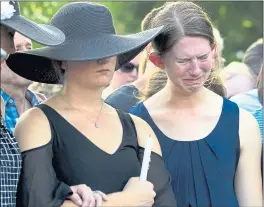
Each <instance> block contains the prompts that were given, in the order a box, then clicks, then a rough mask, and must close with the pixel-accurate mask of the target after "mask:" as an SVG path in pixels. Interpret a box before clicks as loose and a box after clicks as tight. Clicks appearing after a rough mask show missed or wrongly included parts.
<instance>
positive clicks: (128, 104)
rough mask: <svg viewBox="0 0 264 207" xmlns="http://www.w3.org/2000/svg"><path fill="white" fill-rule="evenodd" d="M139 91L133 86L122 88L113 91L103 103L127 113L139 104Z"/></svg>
mask: <svg viewBox="0 0 264 207" xmlns="http://www.w3.org/2000/svg"><path fill="white" fill-rule="evenodd" d="M138 96H139V90H138V89H137V88H136V87H135V86H133V85H126V86H122V87H121V88H119V89H117V90H116V91H114V92H113V93H112V94H110V95H109V96H108V97H107V98H106V99H105V103H107V104H109V105H110V106H112V107H114V108H116V109H119V110H122V111H124V112H128V110H129V109H130V108H132V107H133V106H135V105H136V104H137V103H138V102H139V98H138Z"/></svg>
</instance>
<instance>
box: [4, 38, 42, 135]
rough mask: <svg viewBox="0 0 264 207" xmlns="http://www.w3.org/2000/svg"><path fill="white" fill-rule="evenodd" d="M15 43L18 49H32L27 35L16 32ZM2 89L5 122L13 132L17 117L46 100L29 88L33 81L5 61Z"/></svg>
mask: <svg viewBox="0 0 264 207" xmlns="http://www.w3.org/2000/svg"><path fill="white" fill-rule="evenodd" d="M14 44H15V49H16V51H27V50H31V49H32V42H31V40H30V39H28V38H27V37H25V36H23V35H21V34H19V33H15V36H14ZM1 68H2V69H1V89H0V94H1V97H2V99H3V100H4V103H3V107H4V110H5V116H4V122H5V125H6V127H7V128H8V130H9V131H10V132H11V133H13V132H14V129H15V126H16V122H17V119H18V118H19V117H20V115H21V114H23V113H24V112H25V111H26V110H28V109H30V108H32V107H33V106H35V105H38V104H39V103H40V102H41V101H44V100H45V96H44V95H42V94H39V93H38V94H35V93H33V92H32V91H30V90H29V89H28V87H29V85H30V84H31V83H32V81H30V80H27V79H25V78H23V77H21V76H19V75H17V74H16V73H14V72H13V71H12V70H10V68H8V66H7V65H6V63H5V62H3V63H2V64H1Z"/></svg>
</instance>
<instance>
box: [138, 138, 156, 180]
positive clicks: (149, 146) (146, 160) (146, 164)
mask: <svg viewBox="0 0 264 207" xmlns="http://www.w3.org/2000/svg"><path fill="white" fill-rule="evenodd" d="M152 142H153V140H152V137H151V136H149V137H148V139H147V143H146V146H145V150H144V156H143V162H142V168H141V173H140V180H141V181H146V180H147V177H148V169H149V163H150V157H151V151H152Z"/></svg>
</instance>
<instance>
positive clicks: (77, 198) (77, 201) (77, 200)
mask: <svg viewBox="0 0 264 207" xmlns="http://www.w3.org/2000/svg"><path fill="white" fill-rule="evenodd" d="M68 198H69V199H70V200H71V201H72V202H73V203H74V204H75V205H77V206H81V205H82V203H83V202H82V199H81V197H80V196H79V195H78V194H77V193H73V194H72V195H71V196H69V197H68Z"/></svg>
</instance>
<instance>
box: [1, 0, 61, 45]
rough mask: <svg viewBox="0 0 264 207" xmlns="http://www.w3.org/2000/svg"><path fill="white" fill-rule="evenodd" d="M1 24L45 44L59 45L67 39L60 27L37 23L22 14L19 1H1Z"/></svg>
mask: <svg viewBox="0 0 264 207" xmlns="http://www.w3.org/2000/svg"><path fill="white" fill-rule="evenodd" d="M1 25H5V26H7V27H9V28H11V29H13V30H15V31H17V32H18V33H20V34H22V35H24V36H26V37H28V38H29V39H32V40H34V41H36V42H38V43H40V44H43V45H49V46H53V45H58V44H61V43H62V42H64V40H65V35H64V34H63V32H62V31H61V30H59V29H58V28H56V27H54V26H51V25H47V24H36V23H35V22H32V21H30V20H28V19H26V18H24V17H23V16H21V15H20V9H19V3H18V2H17V1H1Z"/></svg>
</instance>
